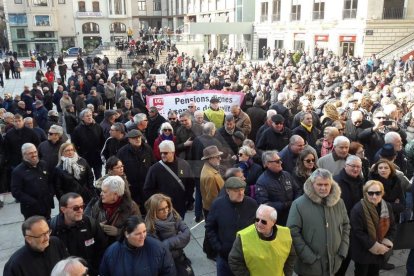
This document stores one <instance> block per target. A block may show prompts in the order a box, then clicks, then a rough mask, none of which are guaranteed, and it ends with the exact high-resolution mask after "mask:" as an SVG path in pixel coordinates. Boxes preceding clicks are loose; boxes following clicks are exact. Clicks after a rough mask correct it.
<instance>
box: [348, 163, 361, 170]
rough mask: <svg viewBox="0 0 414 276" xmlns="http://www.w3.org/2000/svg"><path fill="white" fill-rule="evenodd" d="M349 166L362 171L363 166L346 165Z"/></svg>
mask: <svg viewBox="0 0 414 276" xmlns="http://www.w3.org/2000/svg"><path fill="white" fill-rule="evenodd" d="M346 165H347V166H350V167H351V168H353V169H361V168H362V167H361V166H358V165H354V164H346Z"/></svg>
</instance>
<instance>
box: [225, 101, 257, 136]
mask: <svg viewBox="0 0 414 276" xmlns="http://www.w3.org/2000/svg"><path fill="white" fill-rule="evenodd" d="M230 112H231V114H233V116H234V120H235V123H236V127H237V128H238V129H240V130H241V131H242V132H243V133H244V135H245V136H248V135H249V134H250V132H251V130H252V122H251V121H250V118H249V115H247V114H246V113H244V111H243V110H241V108H240V106H239V105H233V106H232V107H231V108H230Z"/></svg>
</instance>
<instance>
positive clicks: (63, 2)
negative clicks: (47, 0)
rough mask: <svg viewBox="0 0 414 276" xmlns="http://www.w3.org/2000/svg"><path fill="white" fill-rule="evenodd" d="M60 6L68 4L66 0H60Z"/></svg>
mask: <svg viewBox="0 0 414 276" xmlns="http://www.w3.org/2000/svg"><path fill="white" fill-rule="evenodd" d="M58 4H66V0H58Z"/></svg>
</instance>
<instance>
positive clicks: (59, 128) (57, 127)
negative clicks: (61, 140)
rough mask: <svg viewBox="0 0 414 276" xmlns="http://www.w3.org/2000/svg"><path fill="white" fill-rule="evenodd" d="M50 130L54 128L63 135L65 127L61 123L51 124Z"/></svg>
mask: <svg viewBox="0 0 414 276" xmlns="http://www.w3.org/2000/svg"><path fill="white" fill-rule="evenodd" d="M49 130H54V131H55V132H56V133H57V134H58V135H59V136H62V135H63V127H61V126H59V125H51V126H50V128H49Z"/></svg>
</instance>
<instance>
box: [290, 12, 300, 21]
mask: <svg viewBox="0 0 414 276" xmlns="http://www.w3.org/2000/svg"><path fill="white" fill-rule="evenodd" d="M290 20H291V21H299V20H300V13H291V14H290Z"/></svg>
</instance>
